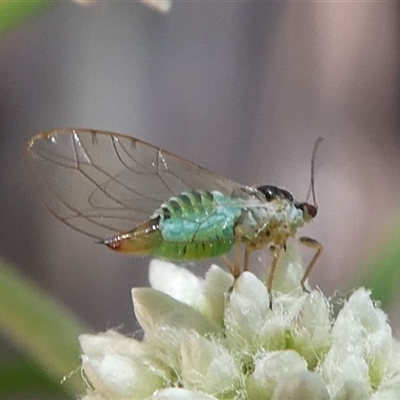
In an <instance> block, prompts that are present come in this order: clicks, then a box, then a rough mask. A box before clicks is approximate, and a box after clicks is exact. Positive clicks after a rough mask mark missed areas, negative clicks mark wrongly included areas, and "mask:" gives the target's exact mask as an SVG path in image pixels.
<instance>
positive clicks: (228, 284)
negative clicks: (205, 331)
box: [196, 265, 233, 325]
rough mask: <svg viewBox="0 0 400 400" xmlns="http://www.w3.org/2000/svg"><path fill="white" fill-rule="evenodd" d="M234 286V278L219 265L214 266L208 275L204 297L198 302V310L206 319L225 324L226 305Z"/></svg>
mask: <svg viewBox="0 0 400 400" xmlns="http://www.w3.org/2000/svg"><path fill="white" fill-rule="evenodd" d="M232 285H233V276H232V274H230V273H227V272H225V271H224V270H223V269H221V268H220V267H218V266H217V265H212V266H211V267H210V269H209V270H208V271H207V273H206V278H205V281H204V286H203V296H199V297H198V300H197V305H196V306H197V309H198V310H199V311H200V312H201V313H202V314H203V315H205V316H206V317H208V318H210V319H213V320H214V321H216V322H218V323H219V324H220V325H222V324H223V320H224V311H225V303H226V299H227V296H228V293H229V291H230V289H231V288H232Z"/></svg>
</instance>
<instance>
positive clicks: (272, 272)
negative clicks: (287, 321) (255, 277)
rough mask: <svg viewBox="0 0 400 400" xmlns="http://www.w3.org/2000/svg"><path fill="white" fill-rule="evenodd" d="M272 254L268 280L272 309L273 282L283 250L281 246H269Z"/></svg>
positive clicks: (270, 306)
mask: <svg viewBox="0 0 400 400" xmlns="http://www.w3.org/2000/svg"><path fill="white" fill-rule="evenodd" d="M269 250H270V252H271V256H272V263H271V266H270V268H269V274H268V280H267V290H268V295H269V308H270V309H271V310H272V282H273V280H274V275H275V270H276V265H277V263H278V258H279V254H280V252H281V248H280V247H275V246H271V247H270V248H269Z"/></svg>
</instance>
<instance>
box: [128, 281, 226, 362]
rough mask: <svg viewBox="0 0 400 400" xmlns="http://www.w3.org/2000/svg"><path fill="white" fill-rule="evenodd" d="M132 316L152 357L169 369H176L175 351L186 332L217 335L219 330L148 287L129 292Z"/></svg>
mask: <svg viewBox="0 0 400 400" xmlns="http://www.w3.org/2000/svg"><path fill="white" fill-rule="evenodd" d="M132 299H133V304H134V308H135V315H136V318H137V319H138V321H139V323H140V325H141V326H142V328H143V329H144V331H145V334H146V341H147V343H148V345H149V346H150V347H151V349H152V351H153V353H154V355H157V356H158V357H159V358H160V359H162V360H163V361H164V362H165V363H166V364H167V365H169V366H171V367H172V368H178V367H179V360H178V350H179V347H180V343H181V341H182V339H183V338H184V337H185V335H187V333H188V332H192V331H194V332H197V333H198V334H200V335H202V336H204V335H208V334H209V335H219V334H221V333H222V329H221V327H220V326H219V325H218V324H217V323H216V322H214V321H212V320H209V319H207V318H205V317H203V316H202V315H201V314H200V312H198V311H196V310H195V309H194V308H192V307H189V306H188V305H186V304H183V303H181V302H179V301H177V300H175V299H173V298H172V297H170V296H168V295H166V294H164V293H162V292H159V291H157V290H154V289H149V288H137V289H132Z"/></svg>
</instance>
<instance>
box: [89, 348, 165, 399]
mask: <svg viewBox="0 0 400 400" xmlns="http://www.w3.org/2000/svg"><path fill="white" fill-rule="evenodd" d="M82 367H83V369H84V371H85V374H86V376H87V378H88V379H89V381H90V383H91V384H92V385H93V387H94V388H95V390H96V392H97V393H98V394H100V395H104V397H106V398H121V399H123V398H132V397H133V398H135V399H137V400H141V399H147V398H148V397H149V396H150V395H151V394H152V393H154V391H156V390H157V389H160V388H162V387H163V386H164V381H163V379H162V378H161V377H160V376H159V375H157V374H156V373H154V372H153V371H152V370H151V369H150V368H148V366H146V365H143V364H141V363H138V362H135V361H134V360H132V359H129V358H127V357H124V356H120V355H114V354H110V355H105V356H104V357H99V358H89V357H88V356H85V355H83V356H82Z"/></svg>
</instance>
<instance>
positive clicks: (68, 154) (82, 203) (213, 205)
mask: <svg viewBox="0 0 400 400" xmlns="http://www.w3.org/2000/svg"><path fill="white" fill-rule="evenodd" d="M321 140H322V139H321V138H319V139H318V140H317V141H316V143H315V146H314V151H313V156H312V166H311V186H310V192H309V194H312V198H313V203H314V204H310V203H308V202H307V201H306V202H297V201H295V200H294V199H293V196H292V195H291V194H290V193H289V192H288V191H287V190H285V189H280V188H278V187H276V186H272V185H263V186H258V187H252V186H243V185H240V184H238V183H236V182H233V181H231V180H229V179H227V178H223V177H221V176H218V175H217V174H215V173H213V172H211V171H208V170H207V169H204V168H202V167H200V166H198V165H196V164H194V163H192V162H190V161H187V160H185V159H183V158H181V157H178V156H176V155H174V154H172V153H170V152H168V151H165V150H162V149H160V148H157V147H154V146H152V145H150V144H148V143H146V142H143V141H141V140H139V139H135V138H132V137H129V136H125V135H120V134H115V133H110V132H102V131H95V130H86V129H61V130H55V131H51V132H46V133H40V134H38V135H36V136H34V137H33V138H32V139H31V140H30V141H29V143H28V145H27V147H26V149H25V160H26V163H27V165H28V171H29V172H30V173H31V174H32V177H33V181H34V186H35V188H36V191H37V193H38V195H39V197H40V198H41V200H42V201H43V203H44V204H45V206H46V207H47V208H48V209H49V210H50V212H51V213H52V214H53V215H55V216H56V217H57V218H58V219H60V220H61V221H62V222H64V223H65V224H67V225H69V226H70V227H72V228H74V229H75V230H77V231H79V232H82V233H85V234H86V235H89V236H91V237H93V238H96V239H98V240H99V242H100V243H103V244H105V245H106V246H107V247H108V248H110V249H113V250H115V251H119V252H122V253H128V254H134V255H151V256H155V257H160V258H164V259H169V260H177V261H179V260H181V261H183V260H200V259H204V258H209V257H216V256H222V257H223V258H224V260H225V262H226V264H227V266H228V268H229V269H230V271H231V273H232V274H233V276H234V277H235V278H237V277H238V276H239V275H240V273H241V271H242V270H244V271H246V270H248V268H249V255H250V253H251V252H252V251H254V250H257V249H260V248H263V247H268V248H269V250H270V253H271V255H272V263H271V267H270V272H269V276H268V281H267V288H268V292H269V293H270V296H271V289H272V282H273V277H274V273H275V269H276V265H277V261H278V258H279V255H280V253H281V252H282V251H283V250H284V249H285V247H286V242H287V240H288V239H289V238H290V237H294V236H295V235H296V233H297V229H298V228H300V227H301V226H303V225H304V224H305V223H307V222H309V221H311V220H312V219H313V218H314V217H315V216H316V215H317V210H318V208H317V204H316V200H315V191H314V161H315V154H316V151H317V148H318V146H319V144H320V142H321ZM299 240H300V242H301V243H303V244H305V245H306V246H308V247H312V248H314V249H315V254H314V256H313V258H312V260H311V262H310V263H309V265H308V267H307V269H306V271H305V273H304V276H303V278H302V279H301V285H302V287H303V289H304V290H305V281H306V279H307V277H308V276H309V274H310V272H311V269H312V268H313V266H314V264H315V262H316V261H317V258H318V257H319V255H320V254H321V252H322V245H321V244H320V243H319V242H317V241H316V240H314V239H311V238H307V237H301V238H299ZM242 247H244V262H242V261H241V253H240V249H241V248H242ZM232 248H235V255H234V260H233V261H230V260H229V259H228V258H227V257H226V256H225V255H226V254H227V253H228V252H229V251H230V250H231V249H232ZM241 265H243V268H241Z"/></svg>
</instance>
